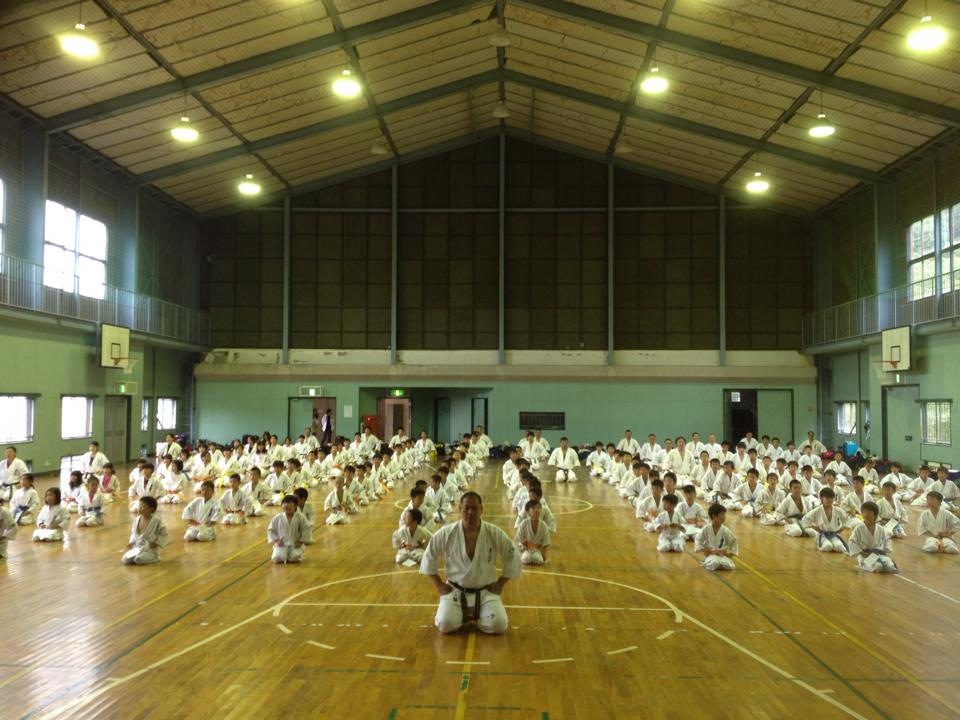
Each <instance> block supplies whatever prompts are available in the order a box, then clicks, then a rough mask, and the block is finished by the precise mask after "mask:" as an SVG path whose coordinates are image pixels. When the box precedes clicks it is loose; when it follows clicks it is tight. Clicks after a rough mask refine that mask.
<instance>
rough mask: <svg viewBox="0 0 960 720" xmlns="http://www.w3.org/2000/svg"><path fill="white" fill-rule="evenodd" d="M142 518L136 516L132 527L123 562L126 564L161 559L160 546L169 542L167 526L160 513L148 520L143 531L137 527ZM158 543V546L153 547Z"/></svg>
mask: <svg viewBox="0 0 960 720" xmlns="http://www.w3.org/2000/svg"><path fill="white" fill-rule="evenodd" d="M140 520H141V518H140V517H135V518H134V519H133V525H132V526H131V528H130V544H131V545H132V546H133V547H131V548H130V549H129V550H127V551H126V552H125V553H124V554H123V557H122V558H121V562H123V564H124V565H150V564H152V563H155V562H158V561H159V560H160V548H162V547H163V546H164V545H166V544H167V528H166V526H165V525H164V524H163V521H162V520H161V519H160V516H159V515H153V516H151V517H150V520H149V521H148V522H147V525H146V527H145V528H144V529H143V532H142V533H141V532H139V531H138V529H137V527H138V525H139V523H140ZM154 545H156V547H152V546H154Z"/></svg>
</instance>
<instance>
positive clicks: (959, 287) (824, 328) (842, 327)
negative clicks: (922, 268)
mask: <svg viewBox="0 0 960 720" xmlns="http://www.w3.org/2000/svg"><path fill="white" fill-rule="evenodd" d="M957 317H960V270H955V271H954V272H952V273H944V274H943V275H941V276H940V277H939V278H929V279H927V280H921V281H920V282H915V283H911V284H909V285H901V286H900V287H896V288H892V289H890V290H886V291H884V292H882V293H879V294H877V295H868V296H866V297H862V298H858V299H857V300H852V301H850V302H848V303H844V304H842V305H834V306H833V307H829V308H826V309H824V310H819V311H817V312H815V313H811V314H809V315H805V316H804V317H803V347H804V348H809V347H813V346H816V345H824V344H826V343H832V342H837V341H839V340H848V339H851V338H857V337H863V336H864V335H871V334H873V333H878V332H881V331H882V330H888V329H890V328H895V327H901V326H903V325H920V324H923V323H929V322H935V321H937V320H949V319H951V318H957Z"/></svg>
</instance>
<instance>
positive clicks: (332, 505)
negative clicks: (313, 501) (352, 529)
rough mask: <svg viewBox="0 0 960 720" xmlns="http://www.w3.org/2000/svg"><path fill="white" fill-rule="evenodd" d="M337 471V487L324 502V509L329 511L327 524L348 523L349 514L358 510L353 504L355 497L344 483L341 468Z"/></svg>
mask: <svg viewBox="0 0 960 720" xmlns="http://www.w3.org/2000/svg"><path fill="white" fill-rule="evenodd" d="M335 472H336V475H335V478H336V487H335V488H334V489H333V490H332V491H331V492H330V494H329V495H327V499H326V500H325V501H324V503H323V510H324V512H327V513H329V515H327V519H326V523H327V525H346V524H347V523H349V522H350V519H349V518H348V517H347V516H348V515H353V514H356V513H357V512H358V511H357V508H356V506H355V505H354V504H353V497H351V495H350V493H349V492H347V488H346V487H345V485H344V478H343V475H341V474H340V471H339V470H337V471H335Z"/></svg>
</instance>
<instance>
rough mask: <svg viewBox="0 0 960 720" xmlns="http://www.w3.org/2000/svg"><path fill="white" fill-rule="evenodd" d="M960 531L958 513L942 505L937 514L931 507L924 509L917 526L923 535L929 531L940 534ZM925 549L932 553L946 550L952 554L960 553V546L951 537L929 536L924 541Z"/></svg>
mask: <svg viewBox="0 0 960 720" xmlns="http://www.w3.org/2000/svg"><path fill="white" fill-rule="evenodd" d="M958 531H960V520H958V519H957V516H956V515H954V514H953V513H952V512H950V511H949V510H947V509H946V508H944V507H942V506H941V507H940V510H939V511H938V512H937V514H936V515H934V514H933V513H932V512H931V511H930V509H929V508H928V509H926V510H924V511H923V515H921V516H920V522H919V524H918V526H917V534H918V535H920V536H921V537H922V536H924V535H926V534H927V533H932V534H933V535H934V536H939V535H940V533H946V532H954V533H955V532H958ZM923 551H924V552H931V553H935V552H945V553H949V554H950V555H957V554H958V553H960V548H958V547H957V542H956V540H954V539H953V538H951V537H944V538H940V537H928V538H926V540H924V542H923Z"/></svg>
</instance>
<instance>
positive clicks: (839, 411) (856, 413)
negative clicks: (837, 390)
mask: <svg viewBox="0 0 960 720" xmlns="http://www.w3.org/2000/svg"><path fill="white" fill-rule="evenodd" d="M858 405H859V402H858V401H856V400H838V401H837V402H836V428H837V435H842V436H844V437H855V436H856V435H857V430H858V428H859V424H860V408H859V407H858ZM851 409H852V410H853V424H852V427H853V430H852V431H851V430H849V429H848V428H850V427H851V425H850V424H849V423H847V422H845V421H846V420H847V419H848V418H847V415H848V411H849V410H851Z"/></svg>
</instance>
